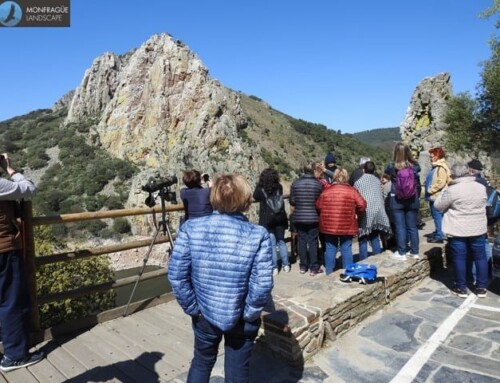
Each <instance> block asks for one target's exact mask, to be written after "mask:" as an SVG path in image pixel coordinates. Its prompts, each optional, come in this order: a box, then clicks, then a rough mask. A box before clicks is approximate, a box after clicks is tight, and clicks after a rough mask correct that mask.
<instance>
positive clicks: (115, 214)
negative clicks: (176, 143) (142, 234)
mask: <svg viewBox="0 0 500 383" xmlns="http://www.w3.org/2000/svg"><path fill="white" fill-rule="evenodd" d="M165 209H166V211H167V213H170V212H176V211H183V207H182V205H168V206H166V207H165ZM158 213H160V214H161V213H162V208H161V207H159V206H155V207H152V208H137V209H122V210H109V211H99V212H85V213H75V214H63V215H58V216H40V217H33V215H32V205H31V202H30V201H26V202H24V203H23V212H22V221H23V231H24V238H25V243H24V250H25V259H26V268H27V277H28V290H29V295H30V302H31V325H32V329H33V331H34V335H35V338H36V339H37V341H40V340H46V339H50V338H52V337H53V336H54V335H55V333H57V334H60V333H66V332H70V331H75V330H78V328H79V327H85V326H89V325H92V324H95V323H98V322H101V321H103V320H109V319H112V318H116V317H119V316H121V315H123V307H117V308H115V309H112V310H109V311H107V312H105V313H98V314H95V315H92V316H91V317H88V318H81V319H80V320H76V321H71V322H72V324H71V325H69V326H68V324H62V325H60V326H56V327H57V328H56V329H41V327H40V317H39V310H38V307H39V305H42V304H45V303H49V302H54V301H60V300H64V299H68V298H77V297H80V296H82V295H86V294H91V293H96V292H104V291H109V290H111V289H115V288H118V287H123V286H127V285H132V284H134V283H135V282H136V281H137V278H138V276H137V275H135V276H132V277H127V278H121V279H117V280H114V281H108V282H105V283H100V284H95V285H91V286H84V287H79V288H75V289H73V290H69V291H64V292H60V293H53V294H48V295H40V296H38V295H37V281H36V268H37V267H39V266H42V265H49V264H54V263H59V262H71V261H74V260H77V259H84V258H88V257H94V256H101V255H107V254H112V253H116V252H120V251H125V250H131V249H137V248H141V247H147V246H150V245H151V244H152V240H151V239H147V240H132V241H129V242H126V243H121V244H116V245H110V246H103V247H98V248H93V249H82V250H75V251H68V252H62V253H56V254H49V255H45V256H41V257H37V256H36V248H35V243H34V228H35V227H37V226H43V225H55V224H67V223H71V222H81V221H88V220H98V219H106V218H120V217H130V216H138V215H149V214H151V215H152V214H158ZM173 237H174V238H175V235H173ZM166 242H169V238H168V236H164V235H161V234H160V235H158V237H157V238H156V240H155V241H154V244H161V243H166ZM162 275H166V268H163V269H160V270H155V271H151V272H146V273H143V274H142V275H141V281H145V280H148V279H152V278H156V277H159V276H162ZM171 299H173V298H172V296H171V294H170V293H167V294H163V295H161V296H158V297H149V298H147V299H144V300H140V301H137V302H133V303H131V305H130V310H129V311H128V312H129V313H130V312H133V311H134V310H137V309H138V308H141V309H142V308H145V307H149V306H152V305H155V304H158V303H162V302H165V301H168V300H171Z"/></svg>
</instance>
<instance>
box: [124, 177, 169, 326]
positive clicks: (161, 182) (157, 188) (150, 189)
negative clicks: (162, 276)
mask: <svg viewBox="0 0 500 383" xmlns="http://www.w3.org/2000/svg"><path fill="white" fill-rule="evenodd" d="M176 183H177V177H176V176H175V175H174V176H169V177H165V178H161V179H155V178H150V179H149V181H148V183H147V184H146V185H144V186H142V190H143V191H145V192H147V193H149V195H148V197H147V198H146V201H145V204H146V205H147V206H148V207H153V206H155V205H156V199H157V198H158V197H160V201H161V220H160V221H159V222H157V221H156V213H153V222H154V224H155V228H156V230H155V233H154V235H153V238H152V239H151V243H150V245H149V248H148V251H147V252H146V255H145V256H144V258H143V260H142V267H141V269H140V271H139V274H138V275H137V279H136V281H135V284H134V288H133V289H132V293H131V294H130V297H129V299H128V303H127V306H126V307H125V311H124V312H123V316H127V313H128V308H129V306H130V303H131V302H132V298H133V296H134V294H135V290H136V289H137V286H138V285H139V281H140V280H141V277H142V274H143V273H144V270H145V269H146V264H147V263H148V260H149V256H150V255H151V251H152V250H153V246H154V244H155V242H156V238H157V237H158V234H159V233H160V231H161V232H163V235H166V236H168V241H169V242H170V248H169V249H168V258H170V255H171V253H172V249H173V248H174V240H173V238H172V233H171V232H170V228H169V226H168V223H169V217H168V212H167V209H166V208H165V205H166V202H171V203H172V204H174V205H176V204H177V199H176V196H175V192H173V191H171V190H170V187H171V186H172V185H173V184H176ZM155 192H158V193H157V194H156V196H155V195H154V193H155Z"/></svg>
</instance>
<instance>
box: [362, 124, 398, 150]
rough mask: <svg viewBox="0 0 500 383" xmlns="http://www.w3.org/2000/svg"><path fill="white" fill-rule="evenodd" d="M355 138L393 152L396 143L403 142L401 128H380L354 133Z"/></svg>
mask: <svg viewBox="0 0 500 383" xmlns="http://www.w3.org/2000/svg"><path fill="white" fill-rule="evenodd" d="M353 137H354V138H356V139H358V140H360V141H361V142H365V143H367V144H370V145H372V146H377V147H379V148H382V149H386V150H392V148H393V147H394V143H395V142H397V141H401V135H400V133H399V127H394V128H380V129H373V130H365V131H363V132H358V133H353Z"/></svg>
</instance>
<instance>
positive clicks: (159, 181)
mask: <svg viewBox="0 0 500 383" xmlns="http://www.w3.org/2000/svg"><path fill="white" fill-rule="evenodd" d="M176 183H177V177H176V176H175V175H173V176H168V177H160V178H154V177H150V178H149V181H148V182H147V183H146V185H143V186H142V190H143V191H145V192H148V193H154V192H155V191H158V190H160V189H165V188H169V187H170V186H172V185H173V184H176Z"/></svg>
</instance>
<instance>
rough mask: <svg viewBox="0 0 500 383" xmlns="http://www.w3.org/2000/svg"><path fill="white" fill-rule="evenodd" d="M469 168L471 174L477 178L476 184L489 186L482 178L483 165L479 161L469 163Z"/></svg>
mask: <svg viewBox="0 0 500 383" xmlns="http://www.w3.org/2000/svg"><path fill="white" fill-rule="evenodd" d="M467 166H468V167H469V174H470V175H471V176H473V177H475V178H476V182H479V183H480V184H482V185H484V186H488V181H486V179H485V178H484V177H483V176H482V174H481V172H482V171H483V164H482V163H481V161H479V160H472V161H470V162H467Z"/></svg>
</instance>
